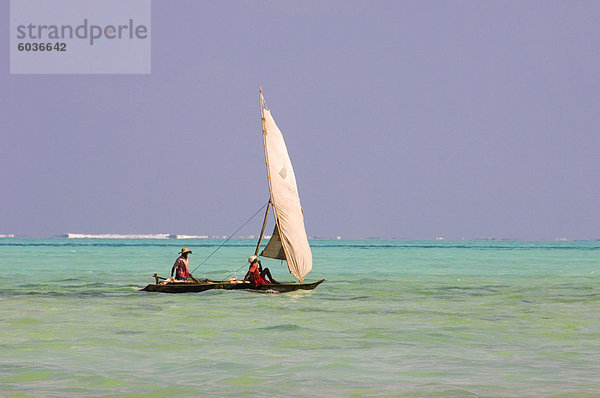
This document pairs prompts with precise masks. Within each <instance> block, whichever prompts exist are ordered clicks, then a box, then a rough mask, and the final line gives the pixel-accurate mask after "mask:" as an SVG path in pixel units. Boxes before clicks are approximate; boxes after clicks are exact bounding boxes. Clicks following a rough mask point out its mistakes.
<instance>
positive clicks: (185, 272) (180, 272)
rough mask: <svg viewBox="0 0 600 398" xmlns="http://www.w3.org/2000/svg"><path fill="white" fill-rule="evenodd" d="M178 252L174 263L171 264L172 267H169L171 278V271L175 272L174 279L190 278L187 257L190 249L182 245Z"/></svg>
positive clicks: (183, 279)
mask: <svg viewBox="0 0 600 398" xmlns="http://www.w3.org/2000/svg"><path fill="white" fill-rule="evenodd" d="M179 254H180V256H179V257H178V258H177V260H175V264H173V268H171V278H172V277H173V272H175V279H176V280H180V281H185V280H187V279H191V278H192V276H191V275H190V259H189V258H188V255H189V254H192V251H191V250H190V249H188V248H187V247H184V248H183V249H181V252H179Z"/></svg>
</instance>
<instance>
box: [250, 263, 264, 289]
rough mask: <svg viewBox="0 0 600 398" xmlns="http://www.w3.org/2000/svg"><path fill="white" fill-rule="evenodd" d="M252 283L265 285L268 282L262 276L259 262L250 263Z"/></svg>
mask: <svg viewBox="0 0 600 398" xmlns="http://www.w3.org/2000/svg"><path fill="white" fill-rule="evenodd" d="M248 271H250V278H249V279H250V283H254V284H255V285H264V284H267V283H269V282H267V281H266V280H265V279H264V278H263V277H262V276H260V271H259V270H258V263H252V264H250V269H249V270H248Z"/></svg>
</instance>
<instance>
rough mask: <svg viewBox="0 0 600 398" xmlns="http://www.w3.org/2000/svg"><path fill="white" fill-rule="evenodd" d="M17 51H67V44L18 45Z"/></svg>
mask: <svg viewBox="0 0 600 398" xmlns="http://www.w3.org/2000/svg"><path fill="white" fill-rule="evenodd" d="M17 48H18V49H19V51H67V43H19V44H18V46H17Z"/></svg>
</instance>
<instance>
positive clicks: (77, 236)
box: [63, 233, 208, 239]
mask: <svg viewBox="0 0 600 398" xmlns="http://www.w3.org/2000/svg"><path fill="white" fill-rule="evenodd" d="M63 236H64V237H65V238H68V239H208V235H173V234H73V233H67V234H65V235H63Z"/></svg>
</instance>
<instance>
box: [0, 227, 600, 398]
mask: <svg viewBox="0 0 600 398" xmlns="http://www.w3.org/2000/svg"><path fill="white" fill-rule="evenodd" d="M220 243H221V242H219V241H211V240H193V241H192V240H190V241H175V240H95V239H93V240H92V239H89V240H73V239H46V240H41V239H0V275H1V276H2V279H0V303H1V306H0V396H2V397H4V396H8V397H11V396H39V397H64V396H89V397H104V396H118V397H136V396H156V397H172V396H175V397H177V396H181V397H187V396H257V395H261V396H274V397H275V396H291V397H306V396H314V397H317V396H325V395H330V396H339V397H350V396H357V397H362V396H365V397H369V396H375V397H378V396H385V397H388V396H398V397H404V396H406V397H431V396H440V397H471V396H473V397H475V396H482V397H539V396H544V397H553V396H555V397H589V396H600V389H599V387H598V385H599V383H598V375H600V287H599V282H600V242H541V243H539V242H488V241H482V242H479V241H478V242H397V241H313V242H311V245H312V247H313V257H314V264H315V265H314V270H313V272H311V273H310V274H309V275H308V277H307V280H316V279H320V278H322V277H324V278H325V279H326V281H325V283H324V284H322V285H321V286H319V287H318V288H317V289H316V290H314V291H311V292H294V293H286V294H265V293H254V292H247V291H208V292H204V293H193V294H183V295H169V294H160V293H147V292H140V291H139V288H141V287H143V286H145V285H146V284H147V283H150V282H152V281H153V278H152V277H151V275H152V274H153V273H154V272H158V273H160V274H161V275H167V274H168V273H169V272H170V268H171V265H172V263H173V261H174V260H175V258H176V257H177V252H178V251H179V249H180V248H181V247H182V246H187V247H190V248H191V249H192V250H193V251H194V254H193V255H192V256H191V264H192V267H191V268H195V266H196V265H198V264H200V263H201V262H202V261H203V260H204V258H206V256H208V255H209V254H210V253H211V252H212V251H213V250H214V249H215V248H216V247H217V246H218V245H219V244H220ZM253 245H254V242H252V241H231V242H230V244H229V245H228V246H226V247H224V248H222V249H221V250H219V251H218V252H217V253H216V254H215V255H214V256H213V257H211V258H210V259H209V260H208V261H207V262H206V263H205V264H203V265H202V266H201V267H200V268H198V270H197V271H196V272H195V276H197V277H208V278H213V279H220V278H225V277H226V276H229V275H230V273H231V272H232V271H235V270H236V269H239V271H238V272H237V274H235V275H237V276H238V277H243V275H244V274H245V271H246V265H245V259H246V258H247V257H248V255H249V254H252V253H253V251H254V248H253ZM263 264H265V265H267V266H269V268H271V271H272V272H273V274H274V276H275V277H276V278H277V279H282V280H286V279H287V280H292V277H291V275H289V274H288V273H287V270H285V269H284V267H283V266H282V265H281V264H280V263H279V262H278V261H270V260H265V261H263Z"/></svg>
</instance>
